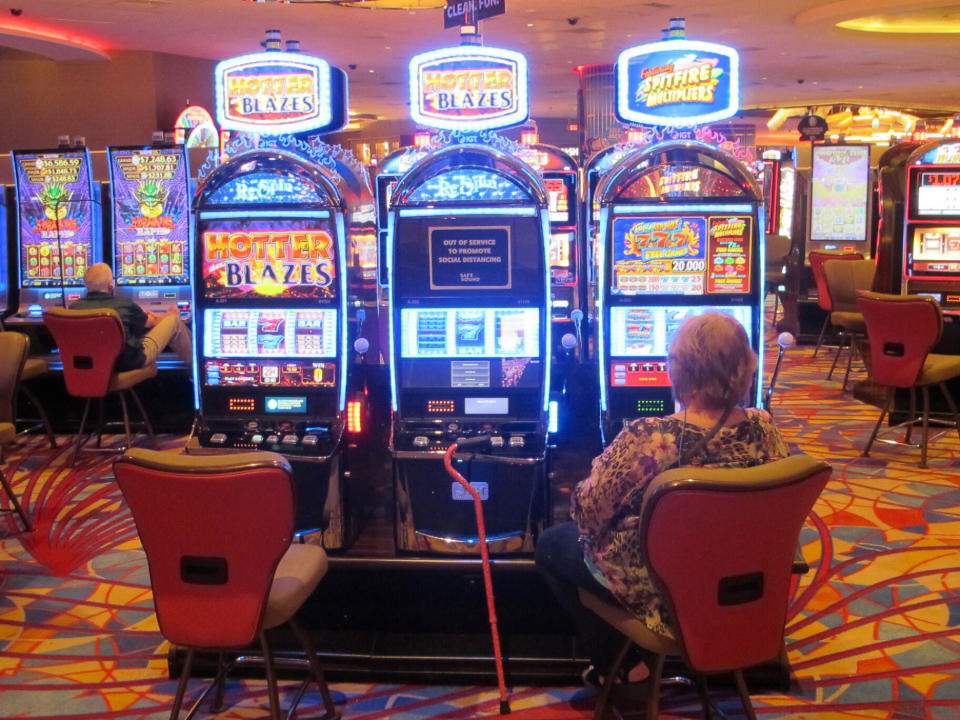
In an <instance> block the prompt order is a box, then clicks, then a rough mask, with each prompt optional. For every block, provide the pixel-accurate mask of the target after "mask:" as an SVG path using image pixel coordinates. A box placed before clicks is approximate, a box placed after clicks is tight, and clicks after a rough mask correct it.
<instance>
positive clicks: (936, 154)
mask: <svg viewBox="0 0 960 720" xmlns="http://www.w3.org/2000/svg"><path fill="white" fill-rule="evenodd" d="M905 207H906V220H905V222H904V229H903V265H902V267H903V273H902V283H901V292H902V293H903V294H910V295H912V294H917V293H924V294H931V295H934V296H935V297H937V299H938V300H939V301H940V303H941V305H942V306H943V307H944V309H945V310H946V309H950V310H954V311H956V310H957V309H958V308H960V140H958V139H953V138H951V139H947V140H938V141H934V142H930V143H925V144H923V145H921V146H920V147H918V148H916V149H915V150H914V151H913V153H911V155H910V157H909V159H908V160H907V197H906V201H905Z"/></svg>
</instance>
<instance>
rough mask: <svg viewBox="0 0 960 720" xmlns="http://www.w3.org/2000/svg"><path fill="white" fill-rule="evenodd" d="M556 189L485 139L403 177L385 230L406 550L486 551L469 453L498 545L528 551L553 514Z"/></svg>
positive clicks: (395, 443) (400, 524) (394, 446)
mask: <svg viewBox="0 0 960 720" xmlns="http://www.w3.org/2000/svg"><path fill="white" fill-rule="evenodd" d="M548 203H549V201H548V197H547V192H546V189H545V188H544V186H543V183H542V181H541V180H540V178H539V176H538V175H537V174H536V173H535V172H534V171H533V169H532V168H530V167H529V166H528V165H526V164H525V163H523V162H521V161H519V160H518V159H516V158H515V157H512V156H510V155H507V154H506V153H502V152H500V151H498V150H495V149H493V148H491V147H488V146H480V145H469V144H464V145H455V146H451V147H448V148H445V149H442V150H438V151H436V152H434V153H432V154H430V155H427V156H426V157H424V158H423V159H422V160H420V161H419V162H418V163H416V164H415V165H414V166H413V167H412V168H410V170H409V171H408V172H407V173H406V174H404V176H403V177H402V178H401V179H400V181H399V182H398V183H397V186H396V189H395V191H394V195H393V199H392V201H391V205H390V215H389V220H388V222H389V225H390V230H389V232H388V236H387V240H388V253H387V257H388V262H389V323H390V367H391V407H392V410H393V431H392V440H391V452H392V453H393V459H394V481H395V487H396V541H397V547H398V549H400V550H402V551H419V552H427V553H451V554H453V553H470V554H475V553H477V552H479V548H478V546H477V542H478V541H477V533H476V521H475V518H474V510H473V505H472V502H471V496H470V495H469V494H467V493H466V492H464V491H463V490H462V489H461V486H460V485H459V484H458V483H456V482H455V481H453V480H452V479H451V478H450V477H449V476H448V475H447V473H446V472H445V471H444V468H443V464H442V458H443V453H444V451H445V450H446V449H447V447H448V446H449V445H450V444H451V443H452V442H454V441H455V440H457V439H458V438H465V437H473V436H477V435H489V436H490V438H491V449H490V456H492V457H490V456H477V457H476V458H475V459H472V460H469V461H468V460H464V459H459V460H458V461H457V462H458V470H459V471H460V472H461V473H462V474H463V475H464V476H465V477H467V479H468V480H469V481H470V482H471V483H472V484H473V485H474V487H475V488H476V489H477V491H478V492H479V493H480V495H481V497H482V498H483V502H484V505H485V522H486V529H487V537H488V540H487V546H488V549H489V550H490V552H494V553H509V552H530V551H531V550H532V549H533V542H534V536H535V534H536V532H537V529H538V526H539V525H540V524H542V522H543V518H544V517H545V516H546V512H547V508H546V506H547V504H548V501H547V497H548V492H547V490H548V488H547V406H548V399H549V388H550V365H551V363H550V347H551V332H552V331H551V325H552V323H551V321H550V317H551V315H550V273H549V268H550V258H549V237H550V228H549V217H548Z"/></svg>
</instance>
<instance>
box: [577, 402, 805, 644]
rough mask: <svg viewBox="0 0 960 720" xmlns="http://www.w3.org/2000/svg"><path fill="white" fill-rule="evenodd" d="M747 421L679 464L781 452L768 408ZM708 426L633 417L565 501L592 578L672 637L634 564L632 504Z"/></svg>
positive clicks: (741, 460)
mask: <svg viewBox="0 0 960 720" xmlns="http://www.w3.org/2000/svg"><path fill="white" fill-rule="evenodd" d="M746 413H747V419H746V420H743V421H742V422H740V423H738V424H736V425H729V426H724V427H722V428H720V430H719V431H717V433H716V434H715V435H714V436H713V437H712V438H711V439H710V441H709V442H708V443H707V444H706V447H705V448H702V449H701V450H700V451H699V452H697V453H696V454H695V455H694V456H693V457H690V458H688V459H687V461H686V465H696V466H702V467H749V466H752V465H759V464H762V463H765V462H768V461H770V460H776V459H779V458H783V457H786V456H787V455H788V454H789V451H788V449H787V445H786V443H785V442H784V440H783V437H782V436H781V435H780V431H779V430H777V428H776V426H775V425H774V424H773V419H772V418H771V417H770V415H769V413H767V412H765V411H763V410H753V409H751V410H747V411H746ZM681 431H683V446H684V448H685V452H687V451H688V450H689V449H695V447H696V445H697V444H698V443H699V442H700V441H701V440H702V438H703V436H704V435H705V434H707V432H709V430H708V429H705V428H701V427H699V426H697V425H691V424H689V423H688V424H686V427H685V429H684V422H683V421H682V420H681V419H679V418H675V417H667V418H641V419H639V420H635V421H634V422H632V423H631V424H630V425H628V426H627V427H625V428H624V429H623V430H622V431H621V432H620V434H619V435H617V437H616V438H615V439H614V441H613V442H612V443H611V444H610V445H609V447H607V449H606V450H604V451H603V453H602V454H601V455H599V456H598V457H597V458H595V459H594V461H593V467H592V469H591V472H590V477H588V478H587V479H586V480H584V481H582V482H581V483H580V484H579V485H578V486H577V489H576V492H575V493H574V494H573V497H572V498H571V504H572V515H573V518H574V520H576V521H577V525H578V526H579V529H580V545H581V547H582V548H583V554H584V559H585V560H586V562H587V565H588V567H590V568H591V570H592V571H593V573H594V575H597V579H598V580H599V581H600V582H601V583H603V584H604V585H605V586H607V587H608V588H609V589H610V591H611V592H612V593H613V594H614V596H615V597H616V598H617V599H619V600H620V602H621V603H623V605H624V606H625V607H626V608H628V609H629V610H630V611H632V612H633V613H634V614H635V615H636V616H637V617H638V618H640V619H642V620H643V621H644V622H645V623H646V625H647V627H649V628H650V629H651V630H653V631H654V632H657V633H660V634H662V635H667V636H669V637H673V631H672V629H671V626H672V620H671V618H669V617H668V612H667V608H666V604H665V603H664V602H663V600H662V598H661V597H660V595H659V594H658V593H657V591H656V589H655V588H654V586H653V582H652V581H651V579H650V576H649V574H648V573H647V569H646V567H644V566H643V564H642V563H641V561H640V536H639V534H638V533H637V529H638V528H639V526H640V507H641V505H642V504H643V494H644V491H645V490H646V488H647V485H648V484H649V483H650V481H651V480H652V479H653V478H654V477H656V476H657V475H659V474H660V473H661V472H662V471H664V470H667V469H669V468H670V467H673V466H674V465H676V464H677V462H678V458H679V448H678V443H679V441H680V437H681Z"/></svg>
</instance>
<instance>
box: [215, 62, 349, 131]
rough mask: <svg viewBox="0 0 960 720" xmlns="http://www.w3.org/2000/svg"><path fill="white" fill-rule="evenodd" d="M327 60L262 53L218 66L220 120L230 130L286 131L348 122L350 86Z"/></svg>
mask: <svg viewBox="0 0 960 720" xmlns="http://www.w3.org/2000/svg"><path fill="white" fill-rule="evenodd" d="M338 73H339V75H342V72H341V71H339V70H337V69H336V68H331V67H330V65H329V64H328V63H327V61H326V60H322V59H320V58H315V57H311V56H309V55H304V54H302V53H291V52H277V51H274V52H262V53H254V54H251V55H241V56H240V57H235V58H230V59H229V60H224V61H223V62H220V63H218V64H217V67H216V69H215V70H214V74H215V77H216V91H217V122H219V123H220V126H221V127H222V128H225V129H227V130H241V131H245V132H254V133H260V134H262V135H284V134H288V133H297V132H305V131H307V130H318V131H332V130H336V129H338V128H339V127H342V125H343V124H344V116H345V115H346V111H345V106H346V99H345V96H346V84H345V79H341V78H340V77H339V75H338Z"/></svg>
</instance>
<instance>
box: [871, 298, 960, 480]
mask: <svg viewBox="0 0 960 720" xmlns="http://www.w3.org/2000/svg"><path fill="white" fill-rule="evenodd" d="M857 303H858V305H859V306H860V312H861V313H863V319H864V321H865V322H866V325H867V340H868V342H869V344H870V356H869V362H868V363H867V367H868V369H869V372H870V379H871V380H873V382H875V383H876V384H878V385H881V386H883V387H885V388H886V391H887V399H886V403H885V405H884V407H883V410H882V411H881V412H880V417H879V418H878V419H877V424H876V426H875V427H874V428H873V432H872V433H871V435H870V439H869V440H868V441H867V446H866V447H865V448H864V449H863V454H864V456H866V455H869V453H870V448H871V447H872V446H873V441H874V440H875V439H876V437H877V433H878V432H879V431H880V425H881V424H882V423H883V418H884V417H885V416H886V414H887V412H889V410H890V406H891V404H892V403H893V398H894V394H895V391H896V389H898V388H901V389H905V390H909V391H910V397H911V403H910V405H911V416H912V417H910V418H909V419H908V420H907V421H906V422H905V423H901V424H900V426H906V427H907V442H909V441H910V429H911V428H912V427H913V426H914V425H915V424H916V423H917V421H918V420H919V421H920V423H921V426H922V428H923V437H922V438H921V440H920V467H922V468H925V467H927V444H928V440H929V430H930V386H931V385H937V386H939V388H940V391H941V392H942V393H943V396H944V398H945V399H946V401H947V405H948V406H949V407H950V411H951V413H952V415H953V423H954V425H956V428H957V433H958V434H960V417H958V414H957V405H956V403H955V402H954V399H953V396H952V395H951V394H950V390H949V389H948V388H947V386H946V381H947V380H950V379H952V378H955V377H957V376H960V356H957V355H935V354H931V353H930V351H931V350H932V349H933V348H934V347H935V346H936V344H937V342H938V341H939V340H940V335H941V333H942V332H943V315H942V314H941V312H940V305H939V304H938V303H937V301H936V300H934V299H933V298H931V297H926V296H923V295H886V294H883V293H873V292H868V293H863V294H861V296H860V297H859V298H858V299H857ZM917 388H919V389H920V392H921V394H922V396H923V411H922V414H921V415H920V417H919V418H918V417H916V416H914V412H913V409H914V408H915V407H916V399H915V398H916V390H917Z"/></svg>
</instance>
